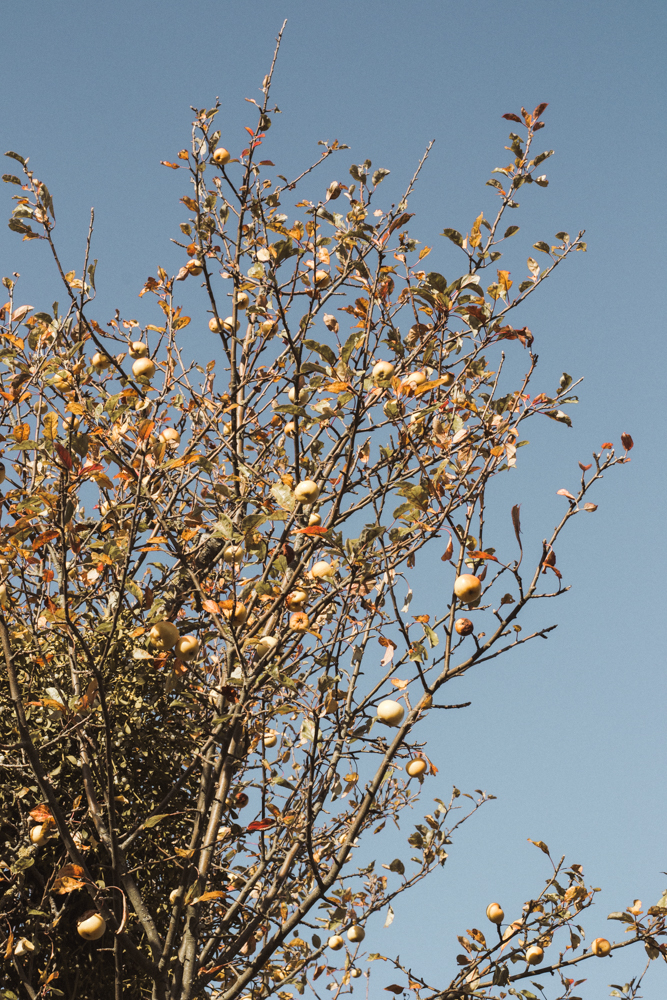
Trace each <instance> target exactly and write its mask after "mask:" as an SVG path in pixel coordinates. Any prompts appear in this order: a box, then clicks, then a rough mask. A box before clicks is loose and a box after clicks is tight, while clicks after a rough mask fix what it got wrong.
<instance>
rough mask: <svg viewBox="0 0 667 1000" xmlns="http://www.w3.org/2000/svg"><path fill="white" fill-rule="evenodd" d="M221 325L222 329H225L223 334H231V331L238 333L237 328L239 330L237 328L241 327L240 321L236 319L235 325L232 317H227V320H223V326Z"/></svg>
mask: <svg viewBox="0 0 667 1000" xmlns="http://www.w3.org/2000/svg"><path fill="white" fill-rule="evenodd" d="M222 325H223V327H224V328H225V332H226V333H231V332H232V330H233V331H234V332H238V328H239V327H240V325H241V321H240V320H239V319H237V321H236V323H235V322H234V317H233V316H228V317H227V319H225V320H224V321H223V324H222Z"/></svg>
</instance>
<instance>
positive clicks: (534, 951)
mask: <svg viewBox="0 0 667 1000" xmlns="http://www.w3.org/2000/svg"><path fill="white" fill-rule="evenodd" d="M543 958H544V949H543V948H540V946H539V944H532V945H531V946H530V948H528V950H527V951H526V962H527V963H528V965H539V964H540V962H541V961H542V959H543Z"/></svg>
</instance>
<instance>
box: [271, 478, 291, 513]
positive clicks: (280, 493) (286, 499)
mask: <svg viewBox="0 0 667 1000" xmlns="http://www.w3.org/2000/svg"><path fill="white" fill-rule="evenodd" d="M271 496H272V497H273V498H274V499H275V500H277V501H278V503H279V504H280V506H281V507H282V508H283V509H284V510H294V494H293V493H292V491H291V489H290V488H289V486H285V484H284V483H274V484H273V486H272V487H271Z"/></svg>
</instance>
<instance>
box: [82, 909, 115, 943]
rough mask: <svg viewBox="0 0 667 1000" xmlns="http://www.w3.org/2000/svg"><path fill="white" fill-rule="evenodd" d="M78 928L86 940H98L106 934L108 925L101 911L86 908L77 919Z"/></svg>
mask: <svg viewBox="0 0 667 1000" xmlns="http://www.w3.org/2000/svg"><path fill="white" fill-rule="evenodd" d="M76 929H77V932H78V934H79V937H82V938H83V939H84V941H97V940H98V938H101V937H102V935H103V934H104V932H105V930H106V929H107V925H106V921H105V920H104V917H103V916H102V914H101V913H98V912H97V911H96V910H86V912H85V913H84V914H83V916H82V917H80V918H79V920H78V921H77V925H76Z"/></svg>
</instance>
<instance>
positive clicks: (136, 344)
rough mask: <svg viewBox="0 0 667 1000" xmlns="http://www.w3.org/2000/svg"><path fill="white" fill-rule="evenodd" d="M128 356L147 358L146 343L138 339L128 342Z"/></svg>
mask: <svg viewBox="0 0 667 1000" xmlns="http://www.w3.org/2000/svg"><path fill="white" fill-rule="evenodd" d="M130 357H131V358H135V359H136V358H147V357H148V345H147V344H144V343H142V342H141V341H140V340H135V341H133V343H131V344H130Z"/></svg>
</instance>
